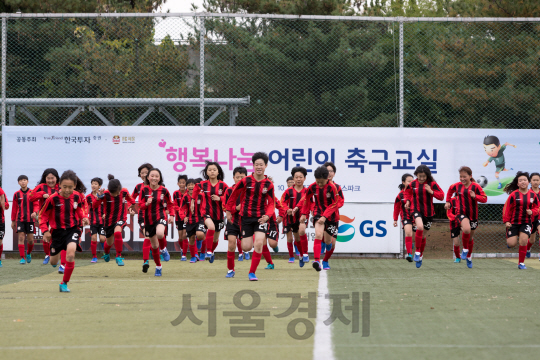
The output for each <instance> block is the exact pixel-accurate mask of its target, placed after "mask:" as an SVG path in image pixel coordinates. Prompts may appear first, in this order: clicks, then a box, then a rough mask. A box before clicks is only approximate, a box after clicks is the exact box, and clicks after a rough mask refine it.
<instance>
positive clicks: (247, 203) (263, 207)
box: [225, 174, 275, 218]
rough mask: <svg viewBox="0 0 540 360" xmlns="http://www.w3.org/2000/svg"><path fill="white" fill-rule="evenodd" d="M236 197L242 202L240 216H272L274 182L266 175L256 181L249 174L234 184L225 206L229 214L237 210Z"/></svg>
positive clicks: (273, 208) (273, 209)
mask: <svg viewBox="0 0 540 360" xmlns="http://www.w3.org/2000/svg"><path fill="white" fill-rule="evenodd" d="M238 198H240V199H241V203H242V207H241V208H240V216H242V217H245V218H251V217H257V218H260V217H262V216H263V215H268V217H272V214H274V211H275V206H274V201H273V199H274V184H273V183H272V181H270V180H268V178H267V177H266V176H265V177H264V179H262V180H261V181H257V180H255V177H254V176H253V174H251V175H249V176H246V177H245V178H243V179H242V180H240V181H239V182H238V183H237V184H236V186H235V187H234V189H233V192H232V194H231V196H230V197H229V200H228V201H227V204H226V206H225V208H226V210H227V211H230V212H231V214H234V213H235V212H237V210H236V201H237V199H238Z"/></svg>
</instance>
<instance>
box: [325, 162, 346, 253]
mask: <svg viewBox="0 0 540 360" xmlns="http://www.w3.org/2000/svg"><path fill="white" fill-rule="evenodd" d="M324 167H326V168H327V169H328V182H330V183H331V184H334V185H335V186H336V189H337V191H338V195H339V200H338V213H337V217H338V229H339V209H341V208H342V207H343V205H344V204H345V197H344V196H343V191H342V190H341V186H340V185H338V184H336V183H335V182H334V176H336V165H334V163H333V162H331V161H327V162H325V163H324ZM332 246H333V247H332V250H331V251H332V252H333V251H334V249H335V248H336V240H335V239H334V240H333V245H332ZM325 250H326V246H321V256H322V255H323V254H324V252H325Z"/></svg>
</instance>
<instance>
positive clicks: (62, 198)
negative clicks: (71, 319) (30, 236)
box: [39, 170, 89, 292]
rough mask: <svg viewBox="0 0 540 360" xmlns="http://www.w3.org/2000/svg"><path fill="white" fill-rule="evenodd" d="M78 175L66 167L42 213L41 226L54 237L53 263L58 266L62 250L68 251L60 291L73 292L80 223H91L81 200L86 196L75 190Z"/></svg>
mask: <svg viewBox="0 0 540 360" xmlns="http://www.w3.org/2000/svg"><path fill="white" fill-rule="evenodd" d="M76 187H77V175H76V174H75V173H74V172H73V171H71V170H67V171H64V173H63V174H62V177H61V178H60V187H59V191H58V192H55V193H54V194H51V195H50V196H49V197H48V198H47V201H46V202H45V204H44V206H43V208H42V209H41V212H40V213H39V227H40V229H41V231H42V232H43V238H47V240H48V241H51V240H52V242H51V253H50V254H51V255H50V256H51V259H50V262H51V265H52V266H54V267H55V266H56V265H57V263H58V258H59V254H60V252H61V251H66V268H65V271H64V276H63V281H62V283H60V292H70V290H69V289H68V287H67V284H68V282H69V281H70V279H71V274H72V273H73V269H74V268H75V251H76V250H77V244H78V242H79V238H80V237H81V231H80V227H79V226H86V225H88V224H89V221H88V218H87V217H85V216H84V213H83V209H82V207H81V206H79V205H80V204H82V203H83V202H84V197H83V196H82V195H81V194H79V193H78V192H77V191H75V188H76Z"/></svg>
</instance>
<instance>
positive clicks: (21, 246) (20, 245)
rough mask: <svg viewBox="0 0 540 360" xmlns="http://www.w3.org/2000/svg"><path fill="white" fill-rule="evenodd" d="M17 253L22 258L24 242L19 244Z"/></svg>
mask: <svg viewBox="0 0 540 360" xmlns="http://www.w3.org/2000/svg"><path fill="white" fill-rule="evenodd" d="M19 255H20V256H21V259H24V244H19Z"/></svg>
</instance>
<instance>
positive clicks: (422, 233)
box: [414, 230, 424, 252]
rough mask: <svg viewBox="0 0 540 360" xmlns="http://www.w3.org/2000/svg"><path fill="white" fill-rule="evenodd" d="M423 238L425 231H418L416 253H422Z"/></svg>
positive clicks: (415, 237) (415, 243)
mask: <svg viewBox="0 0 540 360" xmlns="http://www.w3.org/2000/svg"><path fill="white" fill-rule="evenodd" d="M423 236H424V231H422V230H416V234H414V247H415V248H416V252H421V249H422V237H423Z"/></svg>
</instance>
